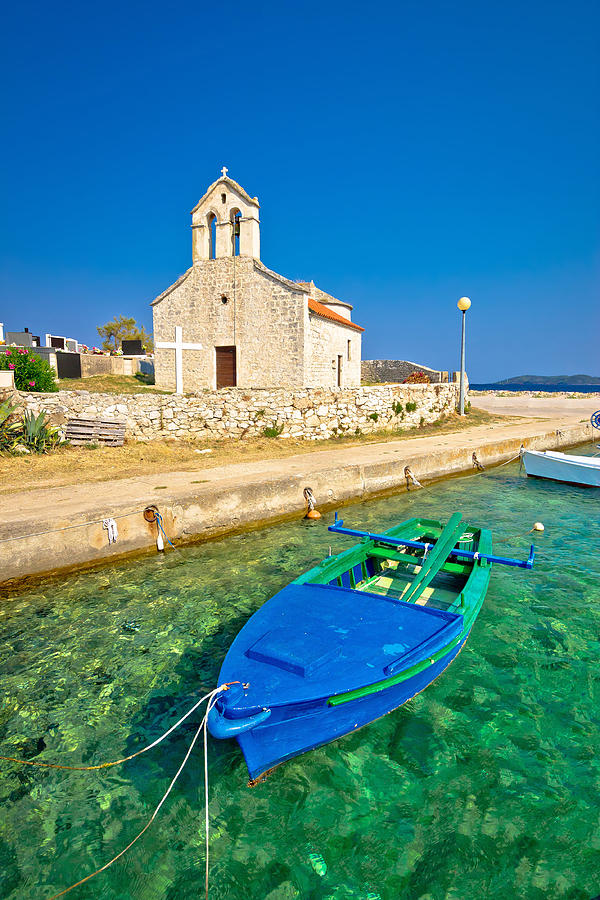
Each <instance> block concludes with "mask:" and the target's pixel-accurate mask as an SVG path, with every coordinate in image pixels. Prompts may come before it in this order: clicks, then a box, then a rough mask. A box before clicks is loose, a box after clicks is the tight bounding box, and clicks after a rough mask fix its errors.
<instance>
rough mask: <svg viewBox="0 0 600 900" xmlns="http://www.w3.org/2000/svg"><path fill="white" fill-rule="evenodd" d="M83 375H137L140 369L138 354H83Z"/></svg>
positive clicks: (86, 376) (85, 376) (83, 376)
mask: <svg viewBox="0 0 600 900" xmlns="http://www.w3.org/2000/svg"><path fill="white" fill-rule="evenodd" d="M80 358H81V377H82V378H88V377H89V376H93V375H135V373H136V372H139V370H140V359H139V357H137V356H103V355H101V354H99V353H82V354H81V357H80Z"/></svg>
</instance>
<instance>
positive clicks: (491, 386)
mask: <svg viewBox="0 0 600 900" xmlns="http://www.w3.org/2000/svg"><path fill="white" fill-rule="evenodd" d="M469 389H470V390H472V391H544V392H545V393H551V394H557V393H561V392H566V393H569V394H600V384H565V383H561V384H539V383H534V382H529V381H524V382H521V383H518V384H517V383H515V382H511V383H510V384H500V383H498V382H497V381H496V382H486V383H478V382H473V383H471V384H470V385H469Z"/></svg>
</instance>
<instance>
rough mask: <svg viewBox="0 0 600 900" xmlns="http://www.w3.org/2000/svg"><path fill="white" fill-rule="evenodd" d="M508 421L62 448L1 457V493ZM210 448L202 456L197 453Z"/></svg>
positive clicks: (479, 418)
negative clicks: (318, 436)
mask: <svg viewBox="0 0 600 900" xmlns="http://www.w3.org/2000/svg"><path fill="white" fill-rule="evenodd" d="M498 421H502V422H510V421H511V419H510V418H508V417H506V416H498V415H492V414H490V413H486V412H483V411H482V410H478V409H473V410H471V412H470V413H469V415H467V416H465V418H464V419H461V418H460V417H459V416H457V415H454V414H453V415H451V416H448V418H446V419H444V420H443V421H442V422H439V423H437V424H435V425H426V426H424V427H423V428H406V429H404V430H402V431H379V432H374V433H371V434H368V435H354V434H353V435H351V436H348V437H337V438H331V439H329V440H326V441H300V440H288V439H285V438H284V439H281V438H279V439H276V438H256V439H253V440H246V441H237V440H225V441H209V442H202V443H201V442H199V441H195V442H192V441H149V442H148V443H141V442H138V441H128V442H127V443H126V444H125V445H124V446H123V447H98V446H97V445H95V446H92V447H85V446H84V447H69V446H66V447H61V448H58V449H57V450H55V451H53V452H52V453H48V454H43V455H39V456H34V455H33V454H32V455H30V456H18V457H17V456H9V455H5V454H0V494H10V493H14V492H16V491H26V490H32V489H34V488H43V487H59V486H61V485H65V486H67V485H71V484H81V483H83V482H98V481H116V480H118V479H120V478H132V477H135V476H139V475H150V474H158V473H166V472H194V471H199V472H201V471H202V470H203V469H208V468H211V467H213V466H218V465H226V464H227V463H239V462H252V461H253V460H257V459H280V458H282V457H286V456H292V455H294V454H297V453H311V452H315V451H318V450H327V449H333V448H336V447H350V446H353V445H364V444H372V443H379V442H381V441H389V440H402V439H410V438H417V437H427V436H428V435H442V434H451V433H453V432H460V431H463V430H464V429H466V428H471V427H473V426H476V425H487V424H492V423H494V422H498ZM207 448H210V449H212V453H206V454H201V453H198V451H199V450H203V449H207Z"/></svg>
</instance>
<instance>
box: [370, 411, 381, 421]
mask: <svg viewBox="0 0 600 900" xmlns="http://www.w3.org/2000/svg"><path fill="white" fill-rule="evenodd" d="M378 418H379V414H378V413H369V419H373V421H374V422H376V421H377V419H378Z"/></svg>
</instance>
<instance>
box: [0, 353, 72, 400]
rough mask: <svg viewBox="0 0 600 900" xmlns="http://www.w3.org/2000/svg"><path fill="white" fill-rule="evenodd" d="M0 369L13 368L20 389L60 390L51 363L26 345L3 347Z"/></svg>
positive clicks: (0, 355) (0, 356)
mask: <svg viewBox="0 0 600 900" xmlns="http://www.w3.org/2000/svg"><path fill="white" fill-rule="evenodd" d="M0 369H11V370H12V371H13V372H14V373H15V387H16V389H17V390H18V391H57V390H58V385H57V383H56V378H55V375H54V369H53V368H52V366H51V365H50V363H48V362H46V360H45V359H42V358H41V357H40V356H37V355H36V354H35V353H33V352H32V351H31V350H28V349H27V348H26V347H5V348H2V350H0Z"/></svg>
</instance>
